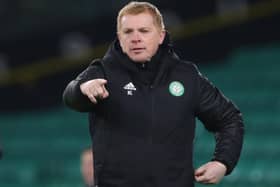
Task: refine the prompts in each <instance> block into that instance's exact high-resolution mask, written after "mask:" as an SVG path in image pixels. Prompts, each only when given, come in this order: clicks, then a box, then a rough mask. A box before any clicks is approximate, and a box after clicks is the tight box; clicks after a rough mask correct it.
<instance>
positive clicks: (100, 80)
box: [96, 79, 107, 86]
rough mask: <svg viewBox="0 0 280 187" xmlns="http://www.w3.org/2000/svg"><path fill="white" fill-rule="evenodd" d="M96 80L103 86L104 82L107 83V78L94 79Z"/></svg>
mask: <svg viewBox="0 0 280 187" xmlns="http://www.w3.org/2000/svg"><path fill="white" fill-rule="evenodd" d="M96 81H97V82H98V83H99V85H101V86H103V85H105V84H107V80H105V79H96Z"/></svg>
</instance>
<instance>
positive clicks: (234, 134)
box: [212, 114, 244, 174]
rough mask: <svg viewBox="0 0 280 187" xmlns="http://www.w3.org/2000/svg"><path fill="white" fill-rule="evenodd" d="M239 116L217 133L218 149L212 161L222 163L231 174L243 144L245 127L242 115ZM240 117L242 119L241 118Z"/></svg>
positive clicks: (216, 148)
mask: <svg viewBox="0 0 280 187" xmlns="http://www.w3.org/2000/svg"><path fill="white" fill-rule="evenodd" d="M236 115H237V116H236V117H235V118H234V119H233V120H231V121H230V122H228V123H225V124H224V126H223V128H221V129H220V130H219V131H217V132H216V133H215V139H216V147H215V153H214V157H213V159H212V160H216V161H220V162H222V163H223V164H225V165H226V167H227V172H226V174H230V173H231V172H232V170H233V169H234V167H235V165H236V164H237V162H238V160H239V157H240V153H241V150H242V144H243V134H244V126H243V121H242V118H241V115H240V114H239V115H238V114H236ZM239 116H240V117H239Z"/></svg>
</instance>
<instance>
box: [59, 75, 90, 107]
mask: <svg viewBox="0 0 280 187" xmlns="http://www.w3.org/2000/svg"><path fill="white" fill-rule="evenodd" d="M63 101H64V103H65V104H66V105H67V106H68V107H70V108H72V109H74V110H76V111H79V112H89V111H91V110H92V109H93V107H94V104H93V103H92V102H91V101H90V100H89V99H88V97H87V96H85V95H83V94H82V92H81V90H80V83H79V82H78V81H77V80H73V81H71V82H70V83H69V84H68V85H67V87H66V88H65V90H64V92H63Z"/></svg>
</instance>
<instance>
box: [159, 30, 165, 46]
mask: <svg viewBox="0 0 280 187" xmlns="http://www.w3.org/2000/svg"><path fill="white" fill-rule="evenodd" d="M165 35H166V31H160V32H159V37H160V40H159V44H162V43H163V41H164V38H165Z"/></svg>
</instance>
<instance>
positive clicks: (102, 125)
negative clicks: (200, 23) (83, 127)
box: [63, 2, 243, 187]
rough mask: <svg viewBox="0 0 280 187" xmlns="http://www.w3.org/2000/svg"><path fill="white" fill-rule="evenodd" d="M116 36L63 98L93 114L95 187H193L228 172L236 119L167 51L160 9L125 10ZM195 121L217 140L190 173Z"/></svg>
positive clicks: (234, 153)
mask: <svg viewBox="0 0 280 187" xmlns="http://www.w3.org/2000/svg"><path fill="white" fill-rule="evenodd" d="M117 36H118V37H117V39H116V40H115V41H114V42H113V43H112V45H111V46H110V48H109V49H108V51H107V53H106V55H105V56H104V57H103V58H102V59H101V60H95V61H94V62H93V63H91V64H90V65H89V67H88V68H87V69H86V70H85V71H84V72H82V73H81V74H80V75H79V76H78V77H77V78H76V79H75V80H73V81H71V82H70V83H69V84H68V86H67V87H66V89H65V91H64V95H63V98H64V102H65V103H66V104H67V105H68V106H69V107H71V108H73V109H75V110H77V111H82V112H89V113H94V119H93V120H92V121H94V136H93V149H94V156H95V166H94V168H95V177H96V179H97V180H98V181H96V183H97V185H98V186H99V187H111V186H112V187H138V186H139V187H140V186H141V187H193V186H194V181H197V182H200V183H205V184H213V183H218V182H219V181H220V180H221V179H222V178H223V176H224V175H227V174H230V173H231V171H232V170H233V168H234V167H235V165H236V163H237V161H238V159H239V155H240V151H241V147H242V142H243V121H242V117H241V113H240V112H239V110H238V109H237V108H236V107H235V106H234V105H233V104H232V102H230V101H229V100H228V99H227V98H225V97H224V96H223V94H222V93H221V92H220V91H219V90H218V89H217V88H215V87H214V86H213V85H212V84H211V83H210V82H209V81H208V80H207V79H206V78H205V77H203V76H202V75H201V74H200V73H199V71H198V70H197V68H196V67H195V65H193V64H192V63H190V62H186V61H183V60H181V59H180V58H179V57H178V56H177V55H176V54H175V53H174V52H173V50H172V48H171V46H170V43H169V37H168V33H166V31H165V28H164V23H163V21H162V16H161V14H160V12H159V11H158V9H157V8H156V7H155V6H153V5H152V4H150V3H147V2H131V3H129V4H127V5H126V6H125V7H123V8H122V9H121V10H120V12H119V15H118V20H117ZM196 117H198V118H199V119H200V120H201V121H202V122H203V123H204V125H205V127H206V128H207V129H208V130H209V131H211V132H213V133H214V134H215V138H216V147H215V152H214V155H213V158H212V159H211V160H210V161H209V162H208V163H206V164H205V165H203V166H201V167H199V168H198V169H196V170H194V169H193V163H192V160H193V158H192V157H193V139H194V131H195V118H196ZM91 125H92V124H91Z"/></svg>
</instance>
